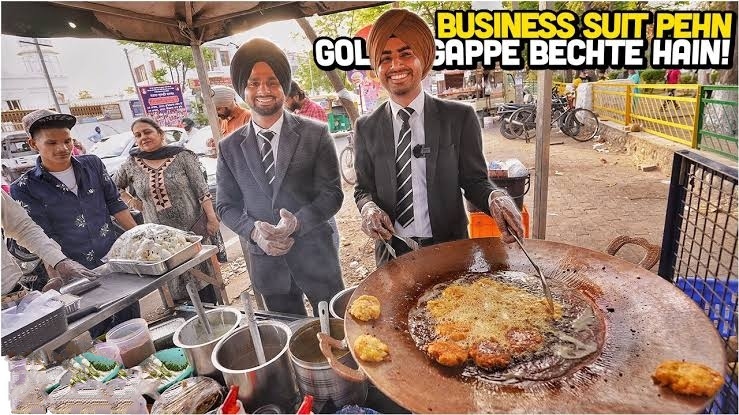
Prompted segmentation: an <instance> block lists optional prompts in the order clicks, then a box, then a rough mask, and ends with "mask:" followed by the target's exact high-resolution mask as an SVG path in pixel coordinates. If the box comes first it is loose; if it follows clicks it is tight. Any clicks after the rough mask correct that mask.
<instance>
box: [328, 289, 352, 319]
mask: <svg viewBox="0 0 739 415" xmlns="http://www.w3.org/2000/svg"><path fill="white" fill-rule="evenodd" d="M356 289H357V286H356V285H355V286H353V287H349V288H346V289H344V290H341V291H339V292H338V293H336V295H334V296H333V297H332V298H331V302H329V303H328V310H329V312H330V313H331V317H333V318H338V319H341V320H343V319H344V314H346V309H347V308H349V299H350V298H351V297H352V294H353V293H354V290H356Z"/></svg>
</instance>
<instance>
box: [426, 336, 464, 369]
mask: <svg viewBox="0 0 739 415" xmlns="http://www.w3.org/2000/svg"><path fill="white" fill-rule="evenodd" d="M426 352H427V353H428V355H429V356H431V358H432V359H434V360H436V361H437V362H438V363H439V364H442V365H444V366H449V367H454V366H459V365H461V364H463V363H464V362H466V361H467V358H468V357H469V353H467V349H465V348H463V347H460V346H459V345H457V344H456V343H452V342H445V341H438V340H437V341H435V342H431V343H429V346H428V349H426Z"/></svg>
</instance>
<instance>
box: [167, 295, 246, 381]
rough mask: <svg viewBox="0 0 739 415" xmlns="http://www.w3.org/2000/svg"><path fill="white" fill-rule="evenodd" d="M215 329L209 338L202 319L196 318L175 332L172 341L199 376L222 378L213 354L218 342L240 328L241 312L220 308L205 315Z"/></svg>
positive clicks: (229, 308)
mask: <svg viewBox="0 0 739 415" xmlns="http://www.w3.org/2000/svg"><path fill="white" fill-rule="evenodd" d="M205 314H206V315H207V316H208V322H210V326H211V328H212V329H213V334H212V335H211V336H208V335H207V334H206V332H205V327H204V326H203V324H202V322H201V321H200V318H199V317H198V316H195V317H193V318H191V319H189V320H187V321H186V322H185V324H183V325H182V326H180V327H179V328H178V329H177V331H175V333H174V336H173V337H172V341H173V342H174V344H175V346H177V347H179V348H181V349H182V351H183V352H184V353H185V356H186V357H187V360H188V361H189V362H190V364H191V365H192V367H193V370H194V371H195V373H196V374H197V375H198V376H209V377H214V378H220V376H221V374H220V372H219V371H218V370H216V368H215V367H213V363H212V361H211V354H212V353H213V349H214V348H215V347H216V344H217V343H218V341H220V340H221V339H222V338H223V337H224V336H226V335H227V334H229V333H231V332H232V331H233V330H234V329H236V328H237V327H238V326H239V322H240V321H241V312H239V310H237V309H235V308H231V307H219V308H215V309H213V310H209V311H207V312H206V313H205Z"/></svg>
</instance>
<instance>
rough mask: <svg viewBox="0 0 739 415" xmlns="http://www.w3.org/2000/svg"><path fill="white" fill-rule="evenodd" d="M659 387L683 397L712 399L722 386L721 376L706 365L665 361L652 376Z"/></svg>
mask: <svg viewBox="0 0 739 415" xmlns="http://www.w3.org/2000/svg"><path fill="white" fill-rule="evenodd" d="M652 380H653V381H654V383H655V384H657V385H660V386H667V387H668V388H670V389H672V391H673V392H676V393H680V394H683V395H695V396H705V397H708V398H710V397H712V396H714V395H715V394H716V392H718V391H719V389H721V386H723V385H724V379H723V378H722V377H721V374H720V373H718V372H717V371H715V370H713V369H711V368H710V367H708V366H706V365H702V364H700V363H692V362H678V361H676V360H666V361H664V362H662V363H660V365H659V366H657V370H655V372H654V375H652Z"/></svg>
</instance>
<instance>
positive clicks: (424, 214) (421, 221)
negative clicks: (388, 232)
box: [389, 91, 432, 238]
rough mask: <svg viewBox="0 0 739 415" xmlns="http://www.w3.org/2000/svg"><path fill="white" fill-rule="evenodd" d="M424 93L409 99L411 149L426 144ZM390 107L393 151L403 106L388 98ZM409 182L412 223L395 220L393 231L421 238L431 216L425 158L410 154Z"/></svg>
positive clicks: (425, 235)
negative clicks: (411, 200) (399, 113)
mask: <svg viewBox="0 0 739 415" xmlns="http://www.w3.org/2000/svg"><path fill="white" fill-rule="evenodd" d="M425 99H426V94H425V93H424V92H423V91H421V93H419V94H418V96H417V97H416V98H415V99H414V100H413V101H411V103H410V105H408V106H409V107H411V108H413V114H412V115H411V117H410V119H409V120H408V124H410V127H411V150H412V149H413V147H415V146H416V145H417V144H420V145H422V146H423V145H425V144H426V133H425V132H424V114H423V107H424V100H425ZM389 103H390V109H391V110H392V112H393V135H394V136H395V151H396V152H397V149H398V139H399V135H400V128H401V127H402V125H403V119H402V118H400V116H399V115H398V111H400V110H401V109H402V108H405V107H403V106H402V105H400V104H398V103H396V102H395V101H393V100H392V99H391V100H389ZM411 183H413V223H411V224H410V225H408V227H407V228H404V227H402V226H401V225H400V223H398V221H397V220H396V221H395V224H394V226H395V233H397V234H398V235H400V236H417V237H421V238H430V237H431V236H432V234H431V218H430V217H429V200H428V193H427V190H426V159H425V158H423V157H421V158H416V157H415V156H413V154H411Z"/></svg>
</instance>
